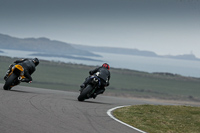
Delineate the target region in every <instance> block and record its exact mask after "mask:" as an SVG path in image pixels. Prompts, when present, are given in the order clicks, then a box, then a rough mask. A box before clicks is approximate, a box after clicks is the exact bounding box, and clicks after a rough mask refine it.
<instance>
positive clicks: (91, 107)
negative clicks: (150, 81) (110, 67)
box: [0, 84, 152, 133]
mask: <svg viewBox="0 0 200 133" xmlns="http://www.w3.org/2000/svg"><path fill="white" fill-rule="evenodd" d="M78 95H79V93H78V91H77V93H75V92H67V91H56V90H49V89H40V88H32V87H23V86H16V87H14V88H13V89H12V90H11V91H5V90H3V84H0V133H138V131H136V130H134V129H132V128H130V127H127V126H125V125H123V124H121V123H118V122H116V121H115V120H113V119H112V118H110V117H109V116H108V115H107V110H109V109H111V108H114V107H116V106H122V105H136V104H152V103H150V102H148V101H143V100H136V99H128V98H127V99H126V98H117V97H109V96H103V95H100V96H98V97H97V98H96V99H90V100H86V101H84V102H79V101H78V100H77V97H78Z"/></svg>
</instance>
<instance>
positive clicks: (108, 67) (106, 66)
mask: <svg viewBox="0 0 200 133" xmlns="http://www.w3.org/2000/svg"><path fill="white" fill-rule="evenodd" d="M102 67H105V68H107V69H108V70H110V66H109V65H108V64H107V63H104V64H103V65H102Z"/></svg>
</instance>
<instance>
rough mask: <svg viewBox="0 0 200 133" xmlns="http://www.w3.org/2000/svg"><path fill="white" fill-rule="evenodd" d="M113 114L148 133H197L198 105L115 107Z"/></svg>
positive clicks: (198, 127)
mask: <svg viewBox="0 0 200 133" xmlns="http://www.w3.org/2000/svg"><path fill="white" fill-rule="evenodd" d="M113 115H114V116H115V117H116V118H117V119H119V120H121V121H123V122H125V123H127V124H129V125H132V126H133V127H136V128H138V129H140V130H143V131H145V132H148V133H199V131H200V107H191V106H172V105H167V106H166V105H165V106H164V105H136V106H128V107H123V108H119V109H116V110H115V111H114V112H113Z"/></svg>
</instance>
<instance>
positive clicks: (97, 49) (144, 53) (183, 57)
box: [72, 44, 200, 61]
mask: <svg viewBox="0 0 200 133" xmlns="http://www.w3.org/2000/svg"><path fill="white" fill-rule="evenodd" d="M72 46H73V47H75V48H80V49H82V50H89V51H91V52H101V53H113V54H122V55H135V56H145V57H160V58H171V59H181V60H197V61H200V59H199V58H197V57H196V56H195V55H193V54H183V55H177V56H172V55H164V56H161V55H157V54H156V53H154V52H151V51H144V50H138V49H128V48H114V47H93V46H86V45H76V44H73V45H72Z"/></svg>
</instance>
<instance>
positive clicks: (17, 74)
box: [3, 64, 25, 90]
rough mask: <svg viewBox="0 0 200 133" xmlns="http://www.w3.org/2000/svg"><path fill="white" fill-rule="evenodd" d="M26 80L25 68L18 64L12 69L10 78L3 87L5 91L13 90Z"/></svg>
mask: <svg viewBox="0 0 200 133" xmlns="http://www.w3.org/2000/svg"><path fill="white" fill-rule="evenodd" d="M24 78H25V76H24V68H23V67H22V66H21V65H18V64H17V65H14V66H13V67H12V68H11V71H10V73H9V74H8V77H7V78H6V79H5V84H4V86H3V88H4V90H11V88H12V87H14V86H16V85H19V84H20V82H21V80H22V79H24Z"/></svg>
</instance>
